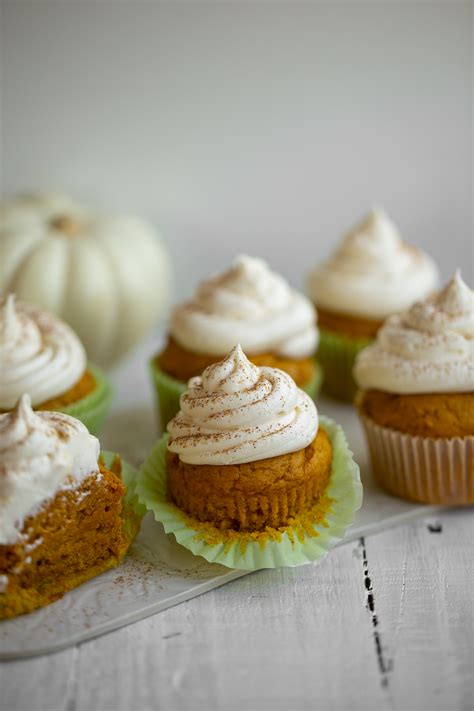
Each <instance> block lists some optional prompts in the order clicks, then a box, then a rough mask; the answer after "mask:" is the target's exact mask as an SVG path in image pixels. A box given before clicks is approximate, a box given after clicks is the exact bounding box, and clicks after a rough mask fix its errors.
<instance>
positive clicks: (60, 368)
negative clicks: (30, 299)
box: [0, 294, 112, 432]
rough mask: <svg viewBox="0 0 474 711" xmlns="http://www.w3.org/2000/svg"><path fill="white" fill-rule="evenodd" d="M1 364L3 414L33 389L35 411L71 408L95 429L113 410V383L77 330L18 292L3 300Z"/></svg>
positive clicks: (0, 313) (0, 308) (0, 310)
mask: <svg viewBox="0 0 474 711" xmlns="http://www.w3.org/2000/svg"><path fill="white" fill-rule="evenodd" d="M0 363H1V367H0V412H8V411H9V410H11V409H12V408H13V407H14V406H15V403H16V402H17V400H18V398H19V397H20V396H21V395H22V394H23V393H28V394H29V396H30V398H31V402H32V404H33V407H34V408H35V410H57V411H60V412H65V413H67V414H69V415H71V416H73V417H77V418H78V419H80V420H81V421H82V422H83V423H84V424H85V425H86V427H87V428H88V429H89V430H90V431H92V432H96V431H97V429H98V428H99V426H100V424H101V423H102V421H103V419H104V417H105V416H106V414H107V410H108V408H109V405H110V402H111V398H112V390H111V387H110V385H109V384H108V382H107V381H106V379H105V377H104V375H103V374H102V372H101V371H100V370H99V369H98V368H97V367H95V366H93V365H91V364H90V363H88V362H87V358H86V353H85V350H84V347H83V345H82V343H81V342H80V340H79V339H78V337H77V336H76V334H75V333H74V331H73V330H72V329H71V328H70V327H69V326H68V325H67V324H65V323H64V322H63V321H61V320H60V319H59V318H57V317H56V316H53V314H51V313H49V312H48V311H43V310H42V309H39V308H36V307H35V306H32V305H31V304H27V303H25V302H22V301H16V300H15V297H14V296H13V294H10V295H8V296H7V297H5V298H3V299H0Z"/></svg>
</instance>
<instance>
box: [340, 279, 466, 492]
mask: <svg viewBox="0 0 474 711" xmlns="http://www.w3.org/2000/svg"><path fill="white" fill-rule="evenodd" d="M354 376H355V379H356V381H357V384H358V386H359V388H360V389H361V392H360V394H359V396H358V397H357V403H358V408H359V413H360V415H361V418H362V421H363V424H364V427H365V431H366V435H367V439H368V444H369V448H370V453H371V458H372V466H373V471H374V474H375V476H376V478H377V480H378V481H379V483H380V484H381V485H382V486H383V487H384V488H385V489H386V490H387V491H389V492H390V493H392V494H395V495H397V496H401V497H403V498H406V499H412V500H414V501H421V502H425V503H432V504H472V503H474V294H473V292H472V291H471V289H469V287H468V286H467V285H466V284H465V283H464V282H463V280H462V278H461V276H460V274H459V273H456V274H455V276H454V277H453V278H452V279H451V281H450V282H449V283H448V284H447V286H446V287H445V288H444V289H443V290H442V291H441V292H440V293H439V294H437V295H436V296H432V297H431V298H429V299H427V300H426V301H422V302H419V303H416V304H414V305H413V306H412V307H411V308H410V309H409V310H408V311H406V312H404V313H402V314H400V315H397V316H392V317H391V318H389V319H388V320H387V321H386V322H385V324H384V326H383V327H382V328H381V329H380V331H379V332H378V335H377V339H376V341H375V343H374V344H373V345H372V346H370V347H368V348H366V349H365V350H363V351H362V352H361V353H360V354H359V356H358V358H357V361H356V364H355V368H354Z"/></svg>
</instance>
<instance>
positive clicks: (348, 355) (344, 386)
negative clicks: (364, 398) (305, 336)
mask: <svg viewBox="0 0 474 711" xmlns="http://www.w3.org/2000/svg"><path fill="white" fill-rule="evenodd" d="M319 333H320V339H319V347H318V352H317V354H316V357H317V359H318V361H319V362H320V363H321V366H322V368H323V371H324V382H323V392H324V393H326V394H327V395H330V396H331V397H334V398H337V399H338V400H344V401H346V402H353V400H354V397H355V394H356V392H357V386H356V384H355V382H354V378H353V377H352V368H353V367H354V363H355V359H356V357H357V355H358V353H360V351H361V350H362V349H363V348H366V347H367V346H368V345H370V344H371V343H372V340H370V339H367V338H350V337H349V336H343V335H341V334H340V333H335V332H334V331H327V330H326V329H323V328H322V329H320V332H319Z"/></svg>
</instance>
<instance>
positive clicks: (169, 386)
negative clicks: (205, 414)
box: [150, 361, 186, 432]
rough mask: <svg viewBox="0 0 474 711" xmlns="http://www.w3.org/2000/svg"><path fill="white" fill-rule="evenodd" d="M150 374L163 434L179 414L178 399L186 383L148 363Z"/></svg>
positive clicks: (154, 364)
mask: <svg viewBox="0 0 474 711" xmlns="http://www.w3.org/2000/svg"><path fill="white" fill-rule="evenodd" d="M150 372H151V378H152V382H153V385H154V388H155V395H156V406H157V410H158V419H159V426H160V431H161V432H163V431H164V430H166V425H167V424H168V422H169V421H170V420H171V419H172V418H173V417H174V416H175V415H176V414H177V413H178V412H179V398H180V397H181V395H182V393H184V392H186V383H183V382H181V380H177V379H176V378H172V377H171V375H167V374H166V373H164V372H163V371H162V370H161V369H160V368H159V367H158V366H157V365H156V363H155V362H153V361H150Z"/></svg>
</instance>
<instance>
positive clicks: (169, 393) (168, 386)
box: [150, 360, 324, 432]
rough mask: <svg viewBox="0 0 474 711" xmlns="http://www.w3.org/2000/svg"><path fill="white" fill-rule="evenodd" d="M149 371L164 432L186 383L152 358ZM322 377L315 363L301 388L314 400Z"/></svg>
mask: <svg viewBox="0 0 474 711" xmlns="http://www.w3.org/2000/svg"><path fill="white" fill-rule="evenodd" d="M150 373H151V378H152V382H153V385H154V388H155V395H156V404H157V411H158V418H159V423H160V431H161V432H164V431H165V430H166V425H167V424H168V422H169V421H170V420H171V419H172V418H173V417H174V416H175V415H177V414H178V412H179V398H180V397H181V395H182V394H183V393H184V392H186V387H187V384H186V383H183V382H182V381H181V380H177V379H176V378H172V377H171V375H167V373H164V372H163V371H162V370H161V369H160V368H159V367H158V366H157V365H156V362H155V361H154V360H152V361H150ZM323 379H324V371H323V369H322V368H321V366H320V365H319V363H316V368H315V372H314V375H313V377H312V378H311V380H310V381H309V382H308V383H307V384H306V385H305V386H304V387H303V388H302V389H303V390H304V391H305V392H306V393H308V395H309V396H310V397H311V398H313V400H315V399H316V397H317V396H318V394H319V391H320V389H321V383H322V382H323Z"/></svg>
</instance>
